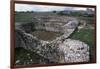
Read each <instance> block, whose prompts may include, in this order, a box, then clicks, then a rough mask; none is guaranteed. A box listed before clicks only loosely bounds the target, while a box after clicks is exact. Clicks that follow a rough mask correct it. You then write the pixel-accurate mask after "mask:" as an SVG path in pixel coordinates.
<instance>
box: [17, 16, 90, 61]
mask: <svg viewBox="0 0 100 69" xmlns="http://www.w3.org/2000/svg"><path fill="white" fill-rule="evenodd" d="M54 18H57V20H56V19H54ZM65 19H66V20H64V19H63V18H60V17H52V16H50V17H38V16H37V17H34V18H33V20H35V21H36V22H35V23H34V22H30V23H27V22H26V23H25V22H24V23H16V25H15V27H16V28H15V32H16V47H22V48H24V49H26V50H30V51H33V52H35V53H37V54H39V55H40V56H42V57H44V58H46V59H48V60H49V61H51V62H55V63H73V62H89V46H88V45H87V44H86V43H84V42H82V41H80V40H74V39H70V38H68V37H69V36H70V35H71V34H72V33H73V32H74V31H75V29H76V28H77V27H78V24H79V22H78V20H77V19H75V18H65ZM34 30H45V31H51V32H60V33H62V35H61V36H60V37H56V39H54V40H52V41H44V40H40V39H38V38H37V37H36V36H33V35H32V34H31V32H32V31H34ZM41 35H42V34H41Z"/></svg>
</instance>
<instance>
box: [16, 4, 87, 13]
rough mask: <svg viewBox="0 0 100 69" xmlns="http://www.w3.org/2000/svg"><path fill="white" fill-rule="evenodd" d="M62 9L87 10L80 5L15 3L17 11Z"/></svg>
mask: <svg viewBox="0 0 100 69" xmlns="http://www.w3.org/2000/svg"><path fill="white" fill-rule="evenodd" d="M54 10H55V11H61V10H86V8H79V7H65V6H47V5H28V4H15V11H41V12H42V11H54Z"/></svg>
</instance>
